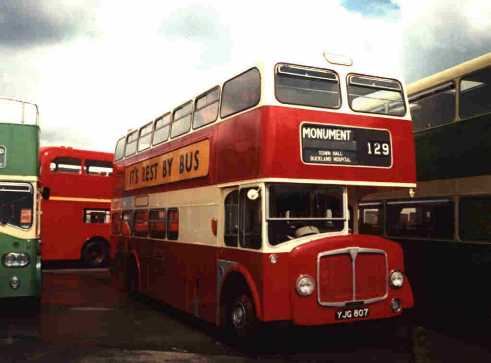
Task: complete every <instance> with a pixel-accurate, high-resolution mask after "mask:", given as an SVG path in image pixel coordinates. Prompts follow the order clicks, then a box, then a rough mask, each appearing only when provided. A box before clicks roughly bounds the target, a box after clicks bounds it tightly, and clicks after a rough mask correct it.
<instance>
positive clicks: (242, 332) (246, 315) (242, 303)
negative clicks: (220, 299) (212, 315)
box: [226, 292, 258, 340]
mask: <svg viewBox="0 0 491 363" xmlns="http://www.w3.org/2000/svg"><path fill="white" fill-rule="evenodd" d="M226 319H227V320H226V324H227V328H228V329H229V330H231V331H232V333H233V335H234V336H235V337H237V338H244V339H247V340H249V339H250V338H252V337H253V336H254V334H255V333H256V331H257V327H258V320H257V316H256V311H255V309H254V303H253V302H252V298H251V296H250V295H249V294H248V293H246V292H241V293H239V294H237V295H235V296H234V297H233V298H232V299H231V300H230V302H229V304H228V306H227V317H226Z"/></svg>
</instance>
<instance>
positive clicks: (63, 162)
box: [49, 157, 82, 174]
mask: <svg viewBox="0 0 491 363" xmlns="http://www.w3.org/2000/svg"><path fill="white" fill-rule="evenodd" d="M49 170H51V171H54V172H63V173H77V174H78V173H80V171H81V170H82V162H81V160H80V159H77V158H69V157H60V158H56V159H54V160H53V161H52V162H51V163H50V164H49Z"/></svg>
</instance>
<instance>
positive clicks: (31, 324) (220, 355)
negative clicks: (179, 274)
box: [0, 269, 491, 363]
mask: <svg viewBox="0 0 491 363" xmlns="http://www.w3.org/2000/svg"><path fill="white" fill-rule="evenodd" d="M43 280H44V294H43V299H42V304H41V309H40V312H39V314H32V313H31V314H26V312H25V311H22V310H18V309H16V308H15V306H12V305H10V306H8V304H6V303H5V302H2V305H1V309H0V362H24V361H26V362H87V363H88V362H162V361H168V362H175V361H180V362H252V361H264V362H303V361H307V362H326V361H329V362H367V361H376V362H463V361H469V362H489V361H491V352H490V351H489V338H490V337H489V334H490V333H489V329H488V328H487V325H488V324H489V321H482V320H481V321H480V322H479V320H477V319H475V320H472V321H468V322H466V321H465V319H461V320H456V318H455V316H452V314H451V312H449V315H445V314H441V315H438V316H435V315H434V316H431V317H426V318H425V319H419V318H418V317H417V316H416V317H415V322H414V326H413V329H412V331H411V334H410V335H411V337H410V339H409V340H408V341H407V344H405V345H397V344H400V343H401V342H403V341H404V340H401V339H398V338H394V337H391V334H392V333H391V331H388V330H384V329H382V327H383V326H384V325H383V324H382V323H380V322H377V323H376V324H374V325H370V326H368V327H367V326H364V324H354V325H353V326H351V325H342V326H336V327H322V328H313V327H310V328H293V327H288V328H285V327H270V328H268V329H267V331H266V332H264V336H263V337H262V339H261V341H259V342H258V343H257V344H255V345H253V346H251V347H241V346H237V345H236V344H234V343H231V342H229V341H228V340H227V339H226V338H224V337H223V335H222V334H221V332H220V331H219V330H217V329H216V328H215V327H213V326H211V325H209V324H206V323H202V322H201V321H199V320H197V319H195V318H190V317H189V316H188V315H185V314H182V313H180V312H178V311H177V310H175V309H172V308H169V307H168V306H166V305H162V304H160V303H157V302H155V301H153V300H150V299H146V298H143V297H137V298H135V299H131V298H128V297H127V295H126V294H124V293H121V292H119V291H118V290H115V289H114V288H113V287H112V286H111V279H110V276H109V272H108V271H107V270H103V269H93V270H76V269H72V270H67V269H52V270H45V271H44V272H43ZM468 315H472V312H471V311H470V312H469V314H468Z"/></svg>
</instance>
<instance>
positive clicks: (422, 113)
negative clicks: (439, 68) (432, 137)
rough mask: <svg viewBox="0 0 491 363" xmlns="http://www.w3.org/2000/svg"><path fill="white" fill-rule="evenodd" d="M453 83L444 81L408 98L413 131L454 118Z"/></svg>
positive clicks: (441, 123)
mask: <svg viewBox="0 0 491 363" xmlns="http://www.w3.org/2000/svg"><path fill="white" fill-rule="evenodd" d="M455 95H456V93H455V84H454V83H453V82H452V83H446V84H443V85H440V86H438V87H435V88H432V89H429V90H427V91H424V92H422V93H420V94H417V95H414V96H412V97H411V99H410V100H409V105H410V109H411V117H412V119H413V122H414V123H413V129H414V131H420V130H424V129H428V128H430V127H435V126H440V125H444V124H446V123H449V122H452V121H454V119H455V107H456V101H455Z"/></svg>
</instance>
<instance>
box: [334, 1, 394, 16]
mask: <svg viewBox="0 0 491 363" xmlns="http://www.w3.org/2000/svg"><path fill="white" fill-rule="evenodd" d="M341 4H342V5H343V6H344V7H346V9H348V10H351V11H354V12H357V13H360V14H363V15H364V16H387V15H388V14H391V15H393V13H395V12H398V11H399V9H400V8H399V5H398V4H397V3H395V2H393V1H392V0H342V1H341Z"/></svg>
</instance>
